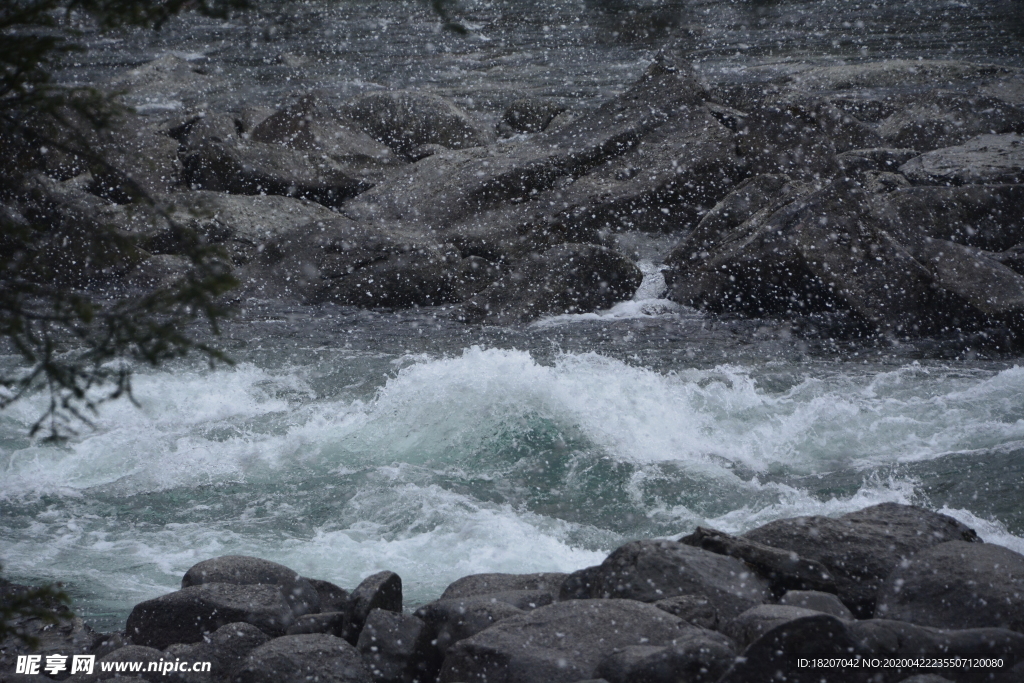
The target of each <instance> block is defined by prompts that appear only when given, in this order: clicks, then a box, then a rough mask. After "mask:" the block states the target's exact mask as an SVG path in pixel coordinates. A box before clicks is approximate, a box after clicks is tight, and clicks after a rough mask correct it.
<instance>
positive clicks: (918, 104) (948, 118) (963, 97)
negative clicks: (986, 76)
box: [878, 91, 1024, 152]
mask: <svg viewBox="0 0 1024 683" xmlns="http://www.w3.org/2000/svg"><path fill="white" fill-rule="evenodd" d="M908 104H909V106H906V107H902V108H900V110H899V111H897V112H896V113H894V114H893V115H891V116H889V117H888V118H887V119H885V120H884V121H882V122H881V124H879V126H878V133H879V135H881V136H882V138H883V139H885V141H886V142H887V143H889V144H890V145H893V146H894V147H908V148H911V149H916V150H918V151H919V152H928V151H931V150H934V149H939V148H940V147H951V146H953V145H960V144H963V143H964V142H967V141H968V140H970V139H971V138H973V137H975V136H976V135H984V134H987V133H1024V109H1021V108H1019V107H1015V106H1012V105H1009V104H1007V103H1005V102H1003V101H1001V100H999V99H996V98H994V97H987V96H984V95H979V94H962V93H951V92H941V91H940V92H937V93H934V94H933V95H932V96H930V97H927V98H924V101H922V99H921V98H920V97H919V98H917V99H916V101H914V102H912V103H908Z"/></svg>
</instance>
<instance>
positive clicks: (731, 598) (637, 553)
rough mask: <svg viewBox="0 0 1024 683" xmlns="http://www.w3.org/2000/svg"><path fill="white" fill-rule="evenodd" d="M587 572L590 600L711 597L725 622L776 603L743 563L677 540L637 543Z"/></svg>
mask: <svg viewBox="0 0 1024 683" xmlns="http://www.w3.org/2000/svg"><path fill="white" fill-rule="evenodd" d="M583 571H584V572H585V573H586V577H587V582H588V586H587V590H586V597H589V598H625V599H628V600H638V601H641V602H656V601H658V600H663V599H665V598H671V597H674V596H678V595H694V596H700V597H704V598H707V600H708V601H709V602H710V603H711V604H712V605H714V607H715V608H716V610H717V611H718V614H719V615H720V617H721V618H722V619H731V618H732V617H734V616H736V615H737V614H739V613H740V612H743V611H744V610H747V609H749V608H751V607H753V606H755V605H760V604H762V603H764V602H768V601H769V600H770V599H771V591H770V590H769V587H768V582H767V581H765V580H764V579H762V578H761V577H759V576H758V575H757V574H755V573H754V571H753V570H752V569H751V568H750V567H748V566H747V565H745V564H744V563H743V562H741V561H739V560H737V559H734V558H731V557H726V556H724V555H719V554H717V553H712V552H708V551H706V550H701V549H700V548H694V547H692V546H689V545H685V544H683V543H676V542H674V541H633V542H632V543H627V544H626V545H624V546H622V547H621V548H619V549H617V550H616V551H615V552H613V553H612V554H611V555H609V556H608V557H607V558H606V559H605V561H604V562H602V563H601V564H600V565H599V566H598V567H597V568H594V569H587V570H583ZM574 578H575V575H572V574H570V576H569V577H568V578H567V579H566V583H567V584H568V583H572V582H573V580H574ZM564 594H565V591H563V595H564Z"/></svg>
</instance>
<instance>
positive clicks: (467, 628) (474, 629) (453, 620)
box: [416, 595, 523, 655]
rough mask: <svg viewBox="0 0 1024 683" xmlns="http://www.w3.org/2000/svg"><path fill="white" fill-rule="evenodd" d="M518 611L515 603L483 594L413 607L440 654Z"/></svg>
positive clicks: (519, 610)
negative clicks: (417, 607) (415, 608)
mask: <svg viewBox="0 0 1024 683" xmlns="http://www.w3.org/2000/svg"><path fill="white" fill-rule="evenodd" d="M522 613H523V610H521V609H519V608H518V607H514V606H513V605H510V604H508V603H507V602H504V601H502V600H498V599H496V598H493V597H491V596H486V595H477V596H471V597H468V598H449V599H447V600H436V601H434V602H431V603H427V604H426V605H424V606H423V607H420V608H419V609H417V610H416V616H417V617H418V618H420V619H422V620H423V623H425V624H426V626H427V629H428V630H429V632H430V634H431V639H432V640H433V642H434V646H435V647H436V648H437V650H438V652H440V653H441V654H442V655H444V653H445V652H447V651H448V649H449V648H450V647H451V646H452V645H454V644H455V643H457V642H459V641H460V640H464V639H466V638H469V637H470V636H472V635H475V634H477V633H479V632H480V631H483V630H484V629H487V628H490V627H491V626H493V625H494V624H496V623H498V622H499V621H501V620H503V619H508V618H509V617H514V616H516V615H518V614H522Z"/></svg>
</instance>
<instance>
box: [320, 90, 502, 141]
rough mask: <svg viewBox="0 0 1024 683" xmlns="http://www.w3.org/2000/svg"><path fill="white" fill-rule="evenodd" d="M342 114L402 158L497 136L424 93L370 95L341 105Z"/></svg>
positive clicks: (452, 105)
mask: <svg viewBox="0 0 1024 683" xmlns="http://www.w3.org/2000/svg"><path fill="white" fill-rule="evenodd" d="M338 114H339V115H340V117H341V119H342V120H344V121H347V122H350V124H351V125H352V126H354V127H357V128H359V129H361V130H362V131H364V132H365V133H367V134H368V135H370V136H371V137H373V138H374V139H376V140H379V141H380V142H382V143H384V144H385V145H388V146H389V147H391V149H393V150H394V151H395V152H396V153H397V154H401V155H408V154H409V153H410V152H411V151H412V150H413V149H415V148H416V147H419V146H420V145H427V144H433V145H443V146H444V147H448V148H450V149H463V148H466V147H479V146H481V145H485V144H487V143H488V142H490V141H491V140H492V135H493V134H489V133H488V132H487V131H486V130H485V129H484V128H483V127H482V126H479V125H477V123H476V122H475V121H473V119H472V118H471V117H470V116H469V115H468V114H467V113H466V112H464V111H462V110H461V109H460V108H459V107H457V106H456V105H455V104H454V103H452V102H450V101H449V100H446V99H444V98H442V97H438V96H437V95H431V94H427V93H420V92H412V91H395V92H378V93H370V94H368V95H363V96H361V97H358V98H356V99H355V100H352V101H349V102H345V103H343V104H341V105H340V106H339V107H338Z"/></svg>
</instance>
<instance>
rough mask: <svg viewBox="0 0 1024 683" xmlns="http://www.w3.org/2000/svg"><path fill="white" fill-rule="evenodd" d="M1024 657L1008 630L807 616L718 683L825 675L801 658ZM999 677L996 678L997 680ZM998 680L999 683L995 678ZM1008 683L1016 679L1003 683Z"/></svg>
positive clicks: (1021, 644)
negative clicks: (952, 628)
mask: <svg viewBox="0 0 1024 683" xmlns="http://www.w3.org/2000/svg"><path fill="white" fill-rule="evenodd" d="M1022 654H1024V635H1021V634H1019V633H1016V632H1014V631H1008V630H1004V629H966V630H960V631H940V630H936V629H929V628H923V627H920V626H914V625H913V624H907V623H903V622H899V621H887V620H883V619H872V620H868V621H860V622H858V621H842V620H839V619H837V618H835V617H832V616H828V615H824V614H821V615H817V616H808V617H802V618H800V619H796V620H794V621H790V622H788V623H784V624H782V625H780V626H777V627H775V628H774V629H772V630H770V631H768V632H767V633H765V634H764V635H763V636H761V638H759V639H758V640H756V641H755V642H754V643H752V644H751V645H750V646H749V647H748V648H747V649H746V651H744V653H743V657H742V658H738V659H737V660H736V663H735V664H734V665H733V666H732V668H730V670H729V671H728V672H727V673H726V674H725V676H723V677H722V678H721V680H720V683H762V682H764V683H768V682H769V681H778V680H786V681H791V682H792V683H811V682H812V681H814V682H815V683H817V682H818V681H820V680H821V677H822V672H821V670H816V669H814V668H812V667H804V668H799V667H798V666H797V661H798V659H800V658H812V657H833V658H858V657H861V658H862V657H868V656H870V657H878V658H886V657H888V658H894V659H897V660H898V659H900V658H915V657H925V658H927V657H950V656H959V657H967V658H971V657H978V658H991V657H996V658H998V657H1003V658H1005V659H1008V660H1010V661H1015V660H1016V659H1017V658H1019V657H1020V656H1021V655H1022ZM872 673H878V670H877V669H874V668H872V669H864V668H856V667H846V668H845V669H844V668H833V669H831V670H830V672H829V679H828V680H829V681H833V680H834V681H837V682H839V681H841V682H845V681H851V682H853V681H857V682H861V681H864V682H866V681H869V680H877V679H872V678H870V676H871V674H872ZM916 673H920V670H919V669H915V668H911V667H904V668H900V666H899V663H898V662H896V666H895V667H891V668H886V669H885V671H884V680H885V681H901V680H903V679H904V678H906V677H907V676H909V675H913V674H916ZM990 673H991V671H990V670H986V671H982V670H973V671H971V670H967V671H966V672H963V671H962V670H960V673H959V675H958V679H957V680H961V681H982V680H992V679H990V678H989V675H990ZM998 675H1000V674H997V676H998ZM995 680H1000V679H999V678H996V679H995ZM1002 680H1006V681H1007V683H1009V680H1012V679H1002Z"/></svg>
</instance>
